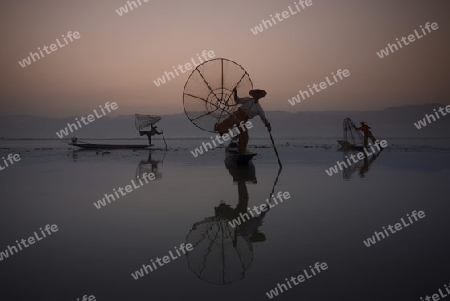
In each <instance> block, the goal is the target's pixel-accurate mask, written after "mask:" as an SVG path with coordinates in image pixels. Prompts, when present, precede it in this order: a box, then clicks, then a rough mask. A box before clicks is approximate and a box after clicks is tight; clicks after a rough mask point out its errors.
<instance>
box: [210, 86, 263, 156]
mask: <svg viewBox="0 0 450 301" xmlns="http://www.w3.org/2000/svg"><path fill="white" fill-rule="evenodd" d="M248 94H249V95H250V96H251V97H244V98H239V97H238V95H237V91H236V89H234V90H233V96H234V101H235V103H236V104H240V105H241V106H240V107H239V109H238V110H237V111H235V112H234V113H233V114H232V115H231V116H229V117H228V118H226V119H225V120H223V121H222V122H220V123H216V124H215V126H214V130H215V131H216V132H219V134H220V135H224V134H225V133H226V132H228V131H229V130H230V129H231V128H233V126H234V125H236V126H237V125H238V124H241V123H244V124H245V123H246V122H247V121H248V120H249V119H252V118H253V117H255V116H257V115H259V117H261V120H262V121H263V123H264V124H265V126H266V127H267V129H268V130H269V132H270V131H271V130H272V128H271V126H270V123H269V120H268V119H267V118H266V115H265V113H264V110H263V108H262V107H261V105H260V104H259V102H258V101H259V100H260V99H261V98H263V97H265V96H266V95H267V92H266V91H264V90H259V89H254V90H250V91H249V92H248ZM249 139H250V138H249V135H248V129H247V130H245V131H244V130H242V131H240V133H239V143H238V152H239V153H241V154H243V153H245V152H246V150H247V145H248V140H249Z"/></svg>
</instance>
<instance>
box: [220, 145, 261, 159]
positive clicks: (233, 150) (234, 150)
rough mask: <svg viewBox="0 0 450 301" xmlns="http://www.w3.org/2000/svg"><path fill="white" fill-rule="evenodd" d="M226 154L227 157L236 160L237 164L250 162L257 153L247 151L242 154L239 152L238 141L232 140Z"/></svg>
mask: <svg viewBox="0 0 450 301" xmlns="http://www.w3.org/2000/svg"><path fill="white" fill-rule="evenodd" d="M225 155H226V156H227V159H229V160H231V161H234V162H236V163H237V164H248V163H249V162H250V160H251V159H253V157H254V156H256V153H251V152H247V153H245V154H241V153H239V152H238V144H237V143H236V141H231V142H230V144H229V145H228V146H227V147H226V148H225Z"/></svg>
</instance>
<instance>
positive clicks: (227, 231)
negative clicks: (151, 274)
mask: <svg viewBox="0 0 450 301" xmlns="http://www.w3.org/2000/svg"><path fill="white" fill-rule="evenodd" d="M228 221H229V220H228V219H223V218H220V217H210V218H206V219H205V220H203V221H201V222H198V223H195V224H194V225H193V226H192V229H191V231H189V233H188V235H187V237H186V244H187V243H190V244H192V245H193V247H194V249H193V250H192V251H190V252H189V253H187V254H186V258H187V260H188V266H189V269H190V270H191V271H192V272H193V273H194V274H195V275H196V276H197V277H198V278H200V279H201V280H203V281H205V282H208V283H212V284H219V285H225V284H230V283H232V282H235V281H239V280H242V279H243V278H244V277H245V273H246V271H247V269H248V268H249V267H250V265H251V264H252V261H253V248H252V245H251V242H250V241H249V240H248V239H247V238H245V237H243V236H238V235H237V234H236V232H235V229H234V228H233V227H231V226H230V224H229V223H228Z"/></svg>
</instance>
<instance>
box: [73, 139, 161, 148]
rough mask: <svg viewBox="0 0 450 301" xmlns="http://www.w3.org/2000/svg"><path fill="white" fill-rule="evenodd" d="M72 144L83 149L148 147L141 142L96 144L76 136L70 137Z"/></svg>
mask: <svg viewBox="0 0 450 301" xmlns="http://www.w3.org/2000/svg"><path fill="white" fill-rule="evenodd" d="M70 145H72V146H77V147H81V148H84V149H144V148H148V147H149V146H148V145H143V144H96V143H87V142H82V141H78V139H77V138H73V139H72V143H70ZM152 146H153V144H152Z"/></svg>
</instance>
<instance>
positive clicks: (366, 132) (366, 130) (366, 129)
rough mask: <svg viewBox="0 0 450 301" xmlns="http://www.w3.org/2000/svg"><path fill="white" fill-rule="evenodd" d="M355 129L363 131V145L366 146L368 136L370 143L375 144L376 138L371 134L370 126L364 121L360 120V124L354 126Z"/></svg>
mask: <svg viewBox="0 0 450 301" xmlns="http://www.w3.org/2000/svg"><path fill="white" fill-rule="evenodd" d="M355 129H356V130H360V131H362V132H363V133H364V147H367V142H368V140H369V138H370V139H371V140H372V143H373V144H374V145H375V142H376V141H377V139H376V138H375V137H374V136H373V135H372V132H371V131H370V126H368V125H367V123H365V122H364V121H361V126H360V127H359V128H357V127H356V126H355Z"/></svg>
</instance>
